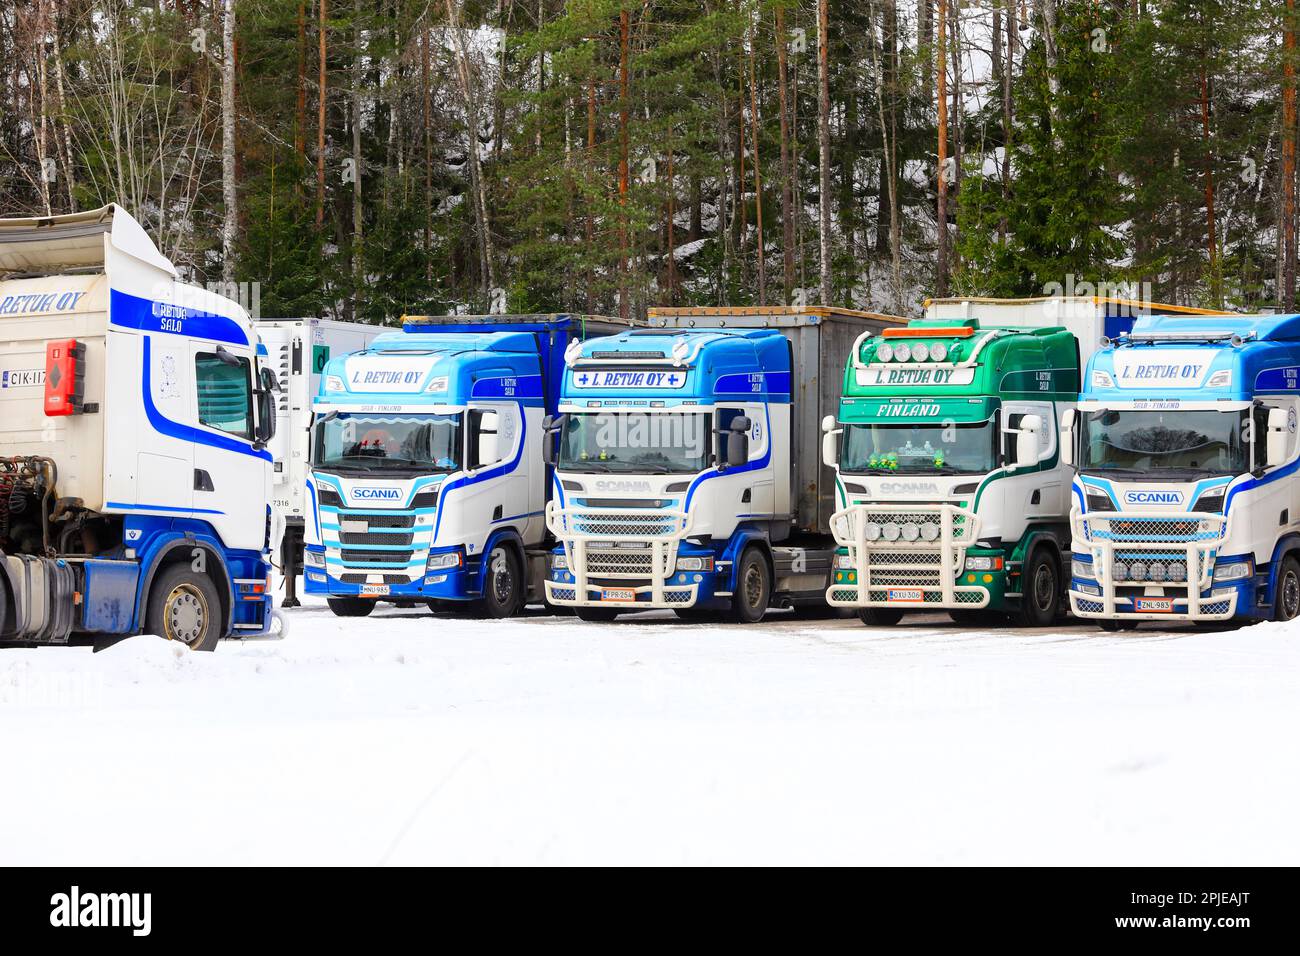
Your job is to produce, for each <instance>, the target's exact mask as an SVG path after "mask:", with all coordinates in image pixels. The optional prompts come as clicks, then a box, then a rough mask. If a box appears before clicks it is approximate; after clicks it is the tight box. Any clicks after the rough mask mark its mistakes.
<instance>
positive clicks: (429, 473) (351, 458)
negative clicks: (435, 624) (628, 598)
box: [304, 315, 625, 617]
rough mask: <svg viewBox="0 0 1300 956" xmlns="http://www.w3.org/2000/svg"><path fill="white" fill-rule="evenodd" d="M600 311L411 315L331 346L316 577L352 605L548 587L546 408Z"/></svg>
mask: <svg viewBox="0 0 1300 956" xmlns="http://www.w3.org/2000/svg"><path fill="white" fill-rule="evenodd" d="M623 327H625V323H619V322H618V320H613V319H603V318H597V317H589V316H572V315H547V316H479V317H471V316H408V317H406V318H405V319H404V320H403V331H400V332H389V333H386V334H384V335H381V336H379V337H378V338H376V339H374V341H372V342H371V344H370V345H369V346H368V347H367V348H365V349H363V350H361V351H358V352H353V353H351V354H348V355H342V356H336V357H334V358H331V359H330V360H329V362H328V363H327V364H326V366H325V368H324V370H323V372H322V375H321V387H320V392H319V394H318V396H317V398H316V401H315V403H314V405H313V422H312V426H311V427H312V434H311V450H310V454H311V468H310V472H309V474H308V476H307V498H308V502H309V511H310V515H311V518H310V520H309V521H308V522H307V524H306V528H305V532H304V534H305V554H304V557H305V573H304V586H305V589H306V592H307V593H308V594H318V595H324V596H325V597H326V598H327V601H328V604H329V606H330V608H331V609H332V610H333V611H334V613H335V614H338V615H340V616H362V615H366V614H369V613H370V611H371V610H372V609H373V608H374V605H375V601H376V600H377V599H378V600H390V601H396V602H426V603H428V604H429V606H430V607H431V608H433V609H435V610H437V609H438V608H440V607H471V606H472V607H473V608H474V609H477V610H479V611H481V612H482V613H484V614H487V615H489V616H492V617H504V616H508V615H511V614H515V613H517V612H518V611H520V610H521V609H522V608H523V607H524V605H525V604H526V602H527V601H528V600H529V599H530V598H536V597H539V595H540V588H539V583H540V579H541V577H542V576H544V574H545V568H546V551H545V547H544V542H545V537H546V526H545V519H544V514H543V511H544V508H545V504H546V497H547V488H548V483H547V480H546V478H547V476H546V468H545V465H544V463H543V461H542V454H541V442H542V419H543V417H544V416H545V415H546V414H547V412H548V410H553V409H554V408H555V407H556V401H557V398H558V395H559V385H558V377H559V374H560V370H561V369H562V368H563V355H564V351H565V349H566V348H567V347H568V346H569V345H570V343H571V342H572V341H574V340H575V339H577V338H579V337H581V336H582V335H585V334H589V333H599V332H606V331H612V330H614V329H616V328H623Z"/></svg>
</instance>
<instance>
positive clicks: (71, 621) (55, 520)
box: [0, 205, 278, 650]
mask: <svg viewBox="0 0 1300 956" xmlns="http://www.w3.org/2000/svg"><path fill="white" fill-rule="evenodd" d="M275 387H276V382H275V377H274V375H273V373H272V372H271V370H270V368H269V367H268V366H267V364H266V353H265V350H264V349H262V348H260V346H259V343H258V339H257V335H256V332H255V330H254V327H253V324H252V322H251V321H250V320H249V317H248V315H247V313H246V312H245V311H244V310H243V309H242V308H241V307H240V306H239V305H238V304H237V303H235V302H233V301H231V300H229V299H226V298H223V297H221V296H218V295H215V294H213V293H211V292H208V291H206V290H203V289H199V288H195V287H193V286H189V285H185V284H183V283H181V282H178V281H177V273H176V269H175V268H174V267H173V265H172V263H171V262H170V261H169V260H168V259H167V258H166V257H164V256H163V255H162V254H161V253H160V252H159V251H158V249H157V248H156V247H155V246H154V244H153V242H152V241H150V239H149V236H148V235H147V234H146V232H145V231H144V229H142V228H141V227H140V225H139V224H138V223H137V222H136V221H135V220H134V219H132V218H131V216H130V215H128V214H127V213H126V212H125V211H124V210H122V209H121V208H120V207H118V206H115V205H109V206H105V207H104V208H102V209H96V210H92V211H88V212H81V213H74V214H71V215H64V216H49V217H42V218H30V219H5V220H0V643H7V644H18V645H41V644H66V643H69V642H70V641H71V640H74V639H75V640H81V639H85V640H87V641H90V642H93V643H95V644H96V645H97V646H104V645H107V644H110V643H113V642H114V641H116V640H118V639H120V638H122V637H124V636H126V635H131V634H135V633H138V632H141V631H147V632H149V633H153V634H158V635H161V636H163V637H166V638H168V639H170V640H176V641H180V642H183V643H185V644H187V645H188V646H189V647H190V648H192V649H194V650H212V649H213V647H214V646H215V644H216V642H217V640H218V639H219V638H221V637H226V636H231V635H235V636H251V635H257V634H266V633H267V632H268V631H269V630H270V628H271V620H272V616H273V611H272V595H271V591H270V570H271V567H270V563H269V557H270V547H271V542H272V541H273V540H275V539H276V538H277V537H278V528H276V527H275V520H276V519H275V516H274V514H273V512H272V510H271V507H270V492H271V454H270V452H269V451H268V450H267V447H266V445H267V442H268V441H270V440H271V438H272V437H273V436H274V434H275V401H274V395H273V393H274V389H275Z"/></svg>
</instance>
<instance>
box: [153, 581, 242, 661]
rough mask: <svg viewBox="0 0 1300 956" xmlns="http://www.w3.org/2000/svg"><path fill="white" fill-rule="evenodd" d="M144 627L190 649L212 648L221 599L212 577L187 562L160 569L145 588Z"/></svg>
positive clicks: (219, 622)
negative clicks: (146, 599)
mask: <svg viewBox="0 0 1300 956" xmlns="http://www.w3.org/2000/svg"><path fill="white" fill-rule="evenodd" d="M144 621H145V624H144V628H145V630H146V631H148V632H149V633H150V634H157V635H158V636H159V637H165V638H167V640H169V641H180V642H181V643H182V644H185V645H186V646H188V647H189V649H190V650H192V651H212V650H216V647H217V640H218V638H220V637H221V631H222V625H223V622H222V620H221V599H220V598H219V597H218V596H217V589H216V587H215V586H214V585H213V583H212V579H211V578H209V577H208V576H207V575H206V574H199V573H197V572H195V571H191V570H190V566H189V565H188V564H173V565H171V566H170V567H167V568H164V569H163V570H162V571H161V572H160V573H159V574H158V577H157V579H156V580H155V581H154V582H153V586H152V587H151V588H150V589H149V604H148V606H147V607H146V609H145V617H144Z"/></svg>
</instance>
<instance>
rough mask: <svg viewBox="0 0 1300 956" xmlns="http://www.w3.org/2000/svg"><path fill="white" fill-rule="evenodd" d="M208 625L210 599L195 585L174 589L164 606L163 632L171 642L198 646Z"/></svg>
mask: <svg viewBox="0 0 1300 956" xmlns="http://www.w3.org/2000/svg"><path fill="white" fill-rule="evenodd" d="M207 625H208V599H207V598H206V597H205V596H204V594H203V592H202V591H201V590H200V589H199V588H198V587H197V586H195V585H193V584H178V585H176V587H174V588H172V590H171V593H170V594H168V595H167V600H166V602H164V604H163V630H164V631H166V634H164V635H163V636H164V637H166V638H167V639H168V640H169V641H180V642H181V643H182V644H196V643H198V641H200V640H201V639H202V638H203V634H204V632H205V631H206V630H207Z"/></svg>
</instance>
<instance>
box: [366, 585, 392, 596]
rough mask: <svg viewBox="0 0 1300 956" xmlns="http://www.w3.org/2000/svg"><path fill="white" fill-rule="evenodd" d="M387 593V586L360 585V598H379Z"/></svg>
mask: <svg viewBox="0 0 1300 956" xmlns="http://www.w3.org/2000/svg"><path fill="white" fill-rule="evenodd" d="M387 593H388V585H387V584H363V585H361V596H362V597H379V596H381V595H384V594H387Z"/></svg>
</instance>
